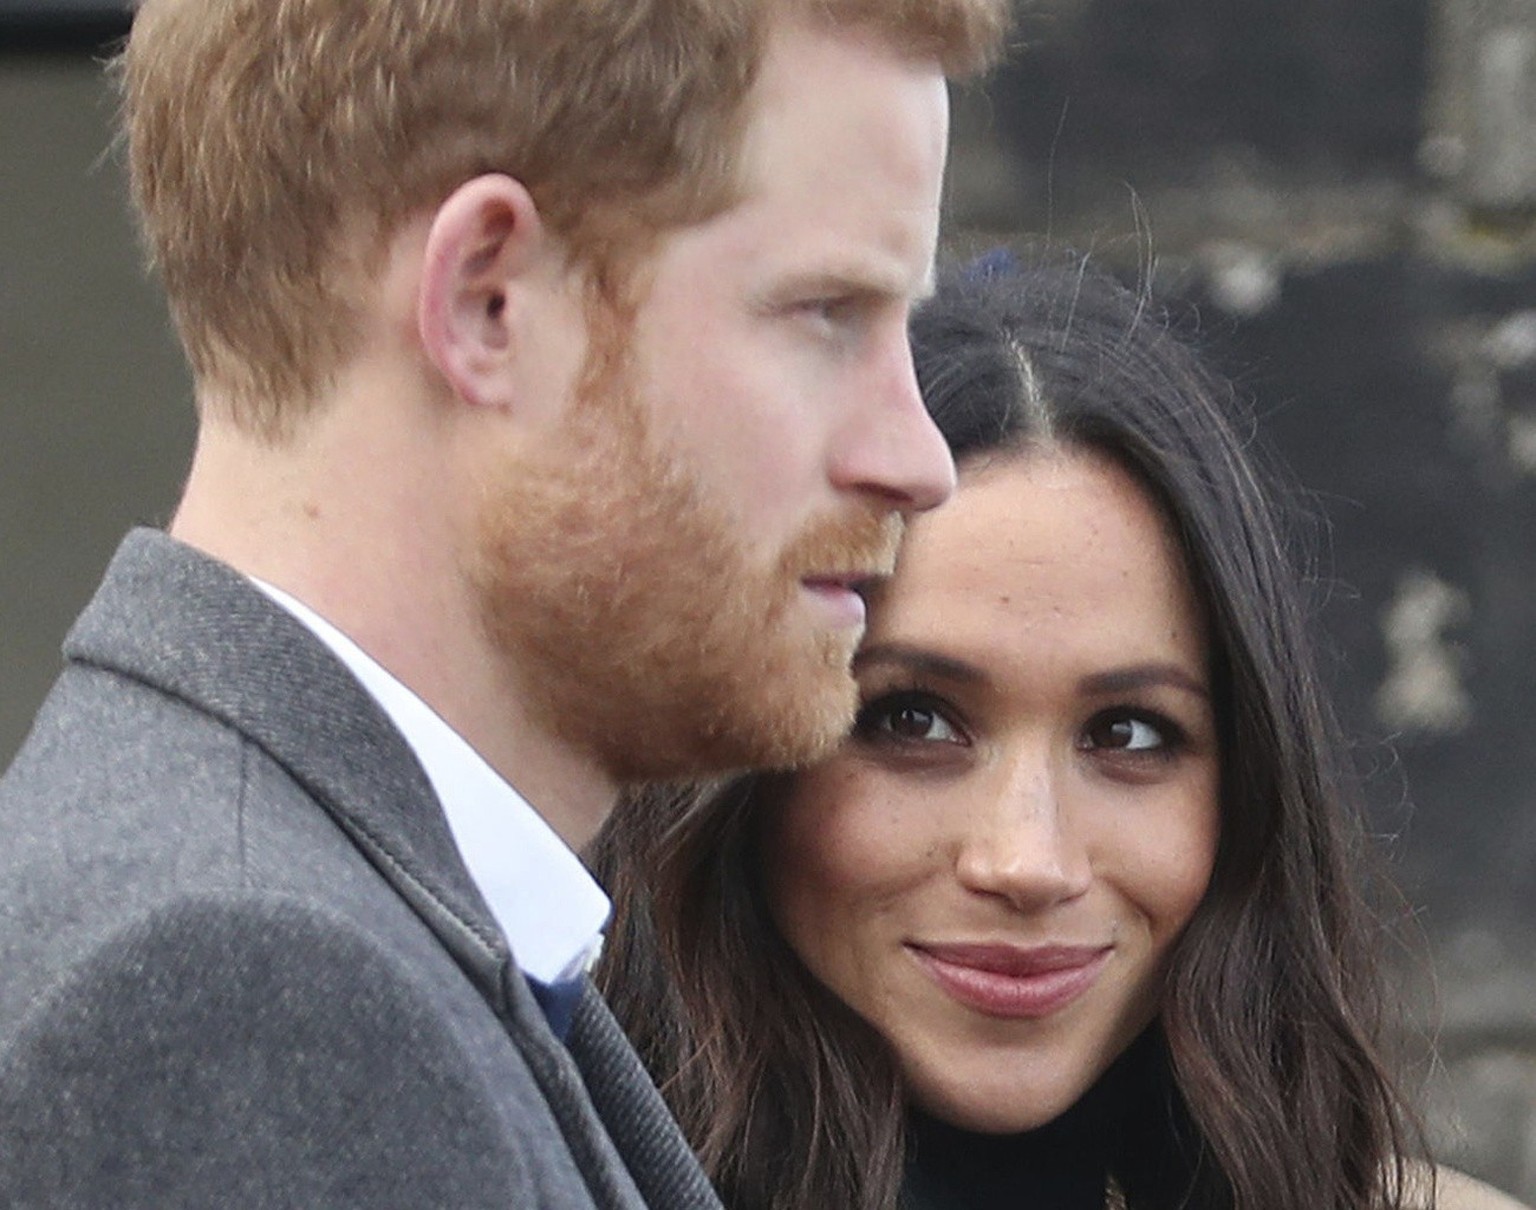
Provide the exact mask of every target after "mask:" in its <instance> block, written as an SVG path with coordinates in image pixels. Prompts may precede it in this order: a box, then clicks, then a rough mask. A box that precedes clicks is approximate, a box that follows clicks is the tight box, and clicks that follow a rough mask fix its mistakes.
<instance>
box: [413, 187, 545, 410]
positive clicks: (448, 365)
mask: <svg viewBox="0 0 1536 1210" xmlns="http://www.w3.org/2000/svg"><path fill="white" fill-rule="evenodd" d="M544 243H545V236H544V230H543V225H542V223H541V222H540V219H539V211H538V207H537V206H535V205H534V202H533V198H532V197H531V196H530V195H529V193H528V190H527V189H525V188H524V187H523V186H522V184H521V183H519V182H518V181H516V180H514V179H513V178H511V177H509V176H503V175H500V174H496V173H491V174H487V175H485V176H478V177H475V178H474V179H473V180H470V181H466V182H465V183H464V184H462V185H460V186H459V187H458V188H457V189H455V190H454V191H453V193H451V194H450V195H449V196H448V198H447V200H446V201H444V202H443V204H442V205H441V206H439V207H438V209H437V213H436V215H435V216H434V218H433V220H432V225H431V227H430V229H429V230H428V232H427V242H426V248H425V251H424V254H423V259H422V269H421V284H420V287H419V290H418V294H417V308H416V326H417V330H418V332H419V333H420V336H421V345H422V349H423V351H424V352H425V353H426V356H427V359H428V360H429V361H430V362H431V363H432V364H433V365H434V366H436V367H437V369H438V370H439V371H440V372H441V373H442V375H443V377H444V378H445V379H446V380H447V381H448V384H449V385H450V386H451V387H452V388H453V390H454V391H455V393H456V394H458V395H459V396H460V397H461V398H463V399H464V400H466V401H467V402H469V403H472V404H477V405H480V406H483V407H507V406H508V405H510V404H511V402H512V389H511V381H512V378H511V374H510V373H509V370H510V366H511V360H512V357H513V354H514V352H515V347H516V340H515V329H514V322H515V316H514V314H513V312H514V308H513V307H512V305H511V296H512V294H513V292H514V290H515V289H516V287H517V285H518V283H519V282H520V281H521V280H522V278H523V277H525V276H526V275H527V274H528V273H530V272H531V271H532V269H533V268H534V262H535V261H536V259H537V257H538V254H539V253H540V252H541V251H542V250H543V245H544Z"/></svg>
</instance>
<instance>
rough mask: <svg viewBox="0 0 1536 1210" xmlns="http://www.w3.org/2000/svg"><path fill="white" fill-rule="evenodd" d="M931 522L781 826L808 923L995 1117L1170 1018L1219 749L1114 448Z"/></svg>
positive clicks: (917, 528) (1029, 1104) (1010, 480)
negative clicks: (848, 705) (831, 743)
mask: <svg viewBox="0 0 1536 1210" xmlns="http://www.w3.org/2000/svg"><path fill="white" fill-rule="evenodd" d="M960 482H961V487H960V490H959V492H958V493H957V494H956V496H955V498H954V500H953V501H952V502H951V503H949V504H948V505H946V506H945V507H943V508H941V509H939V510H937V511H936V512H934V513H931V514H927V515H925V516H923V517H922V518H921V519H919V520H917V521H915V522H914V523H913V525H912V526H911V529H910V531H909V533H908V538H907V542H906V545H905V547H904V549H903V552H902V555H901V562H900V565H899V567H898V569H897V573H896V576H895V577H894V579H893V580H892V581H891V583H890V584H889V585H888V586H887V587H886V589H885V590H884V592H883V593H882V595H881V596H880V598H879V599H878V601H877V602H876V603H875V607H874V609H873V610H872V612H871V617H870V625H869V630H868V633H867V635H866V637H865V642H864V646H863V648H862V650H861V652H860V654H859V656H858V657H857V659H856V661H855V668H856V671H857V674H858V680H859V686H860V694H861V698H862V701H863V703H864V704H863V707H862V709H861V711H860V714H859V719H858V722H857V724H856V726H855V731H854V734H853V736H852V738H851V739H849V740H848V741H847V742H846V743H845V744H844V746H843V747H842V749H841V750H840V751H839V752H838V753H837V754H836V755H835V756H834V757H833V758H832V759H831V760H829V761H827V762H826V763H825V764H822V765H820V766H818V767H816V768H815V769H812V770H810V771H808V772H806V773H804V774H803V775H801V776H799V777H798V778H797V780H796V782H795V784H794V786H793V788H792V789H791V791H790V793H789V797H788V800H787V802H786V803H784V804H783V806H782V807H781V809H780V810H779V811H778V812H777V813H775V814H774V816H773V817H772V818H771V819H769V820H768V821H767V825H766V835H765V839H766V846H765V850H764V853H765V860H766V884H767V887H768V894H769V899H770V902H771V905H772V910H773V913H774V917H775V919H776V921H777V923H778V925H779V927H780V929H781V930H782V931H783V933H784V936H785V938H786V939H787V940H788V941H789V943H790V945H791V946H792V947H793V948H794V950H795V951H796V952H797V953H798V954H799V955H800V958H801V959H802V961H804V963H805V964H806V966H807V967H808V968H809V969H810V971H811V972H812V974H814V975H815V976H816V977H817V978H818V979H819V980H821V982H822V983H824V984H825V985H826V986H827V987H828V988H830V989H831V990H832V991H833V992H834V993H836V994H837V995H838V996H839V997H840V998H841V999H843V1000H844V1001H845V1002H846V1003H847V1004H848V1005H849V1006H851V1007H852V1008H853V1009H854V1010H855V1011H856V1012H857V1013H859V1015H860V1016H862V1017H863V1018H864V1019H865V1020H867V1021H868V1022H869V1023H870V1024H871V1025H873V1026H874V1028H875V1029H877V1030H878V1031H879V1032H880V1033H881V1034H883V1035H884V1036H885V1038H886V1039H887V1041H888V1042H889V1043H890V1044H891V1046H892V1047H893V1048H894V1049H895V1052H896V1055H897V1058H898V1060H899V1062H900V1065H901V1069H902V1072H903V1075H904V1078H905V1080H906V1083H907V1087H908V1090H909V1091H908V1095H909V1096H910V1098H911V1099H912V1100H913V1101H915V1102H916V1103H917V1104H918V1105H920V1106H921V1107H923V1108H924V1109H926V1110H927V1111H928V1112H930V1113H932V1114H934V1115H935V1116H937V1117H939V1118H941V1119H943V1120H945V1121H948V1122H951V1123H954V1124H956V1125H959V1126H962V1127H966V1128H969V1129H973V1130H982V1131H989V1132H998V1133H1001V1132H1011V1131H1018V1130H1025V1129H1029V1128H1032V1127H1034V1126H1038V1125H1041V1124H1042V1123H1044V1122H1047V1121H1049V1120H1051V1119H1052V1118H1054V1117H1056V1116H1057V1115H1059V1114H1060V1113H1061V1112H1063V1111H1064V1110H1065V1109H1067V1108H1068V1107H1069V1106H1071V1105H1072V1104H1073V1103H1074V1102H1075V1101H1076V1100H1077V1099H1078V1098H1079V1097H1080V1096H1081V1095H1082V1094H1083V1093H1084V1092H1085V1091H1087V1089H1088V1088H1089V1087H1090V1086H1091V1085H1092V1084H1093V1083H1094V1081H1095V1080H1097V1078H1098V1077H1099V1076H1100V1075H1101V1074H1103V1072H1104V1070H1105V1069H1106V1068H1107V1067H1108V1066H1109V1064H1110V1063H1111V1062H1112V1061H1113V1060H1114V1059H1115V1057H1116V1056H1117V1055H1118V1054H1119V1053H1120V1052H1121V1051H1122V1050H1124V1049H1125V1047H1126V1046H1127V1045H1128V1044H1129V1043H1130V1042H1131V1040H1132V1039H1133V1038H1135V1036H1136V1035H1137V1034H1138V1033H1140V1032H1141V1030H1142V1029H1143V1028H1144V1027H1145V1026H1146V1025H1147V1024H1148V1023H1149V1022H1150V1021H1151V1020H1152V1018H1153V1016H1154V1015H1155V1014H1156V1012H1157V1009H1158V1003H1159V998H1160V994H1161V981H1162V975H1163V970H1164V966H1165V962H1166V959H1167V956H1168V951H1169V948H1170V947H1171V946H1172V944H1173V942H1174V940H1175V939H1176V938H1177V937H1178V935H1179V932H1180V930H1181V929H1182V928H1183V927H1184V925H1185V924H1186V923H1187V922H1188V920H1189V918H1190V915H1191V914H1192V913H1193V912H1194V909H1195V906H1196V904H1197V903H1198V902H1199V900H1200V898H1201V896H1202V895H1203V894H1204V892H1205V888H1206V884H1207V882H1208V881H1209V879H1210V874H1211V866H1212V862H1213V860H1214V855H1215V849H1216V840H1217V831H1218V809H1217V784H1218V766H1219V761H1218V756H1219V754H1218V751H1217V741H1216V731H1215V724H1214V721H1213V718H1212V713H1211V692H1210V684H1209V673H1208V668H1207V665H1208V662H1209V661H1208V659H1207V650H1206V639H1205V632H1204V627H1203V622H1202V618H1201V616H1200V611H1199V609H1198V608H1197V606H1196V603H1195V600H1194V597H1193V594H1192V591H1191V588H1190V585H1189V583H1188V579H1187V576H1186V575H1185V572H1184V569H1183V566H1182V562H1181V559H1180V557H1179V554H1178V551H1177V549H1176V547H1175V545H1174V540H1173V537H1172V535H1171V534H1170V532H1169V530H1168V527H1167V525H1166V523H1165V522H1164V520H1163V518H1162V517H1161V515H1160V514H1159V513H1158V511H1157V510H1156V509H1155V508H1154V507H1153V505H1152V503H1151V502H1150V501H1149V499H1148V498H1147V496H1146V495H1145V494H1144V493H1143V491H1142V490H1141V489H1140V487H1139V486H1138V485H1137V484H1136V482H1135V481H1134V480H1133V479H1132V478H1131V477H1130V476H1129V475H1127V474H1126V473H1125V472H1123V471H1122V470H1120V469H1119V467H1118V466H1116V465H1115V464H1113V463H1112V462H1109V461H1108V460H1105V459H1102V458H1100V457H1098V456H1096V455H1092V454H1085V453H1080V452H1070V451H1069V452H1060V451H1054V452H1049V453H1033V454H1028V455H1021V456H1017V457H1010V458H1006V459H1000V460H997V461H994V462H992V463H989V464H987V465H986V466H984V467H981V468H978V469H975V470H972V471H969V472H963V473H962V475H961V481H960Z"/></svg>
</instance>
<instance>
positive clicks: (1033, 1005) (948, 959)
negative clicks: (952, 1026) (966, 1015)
mask: <svg viewBox="0 0 1536 1210" xmlns="http://www.w3.org/2000/svg"><path fill="white" fill-rule="evenodd" d="M908 949H910V950H911V952H912V954H913V956H914V957H916V959H917V961H918V964H919V965H920V966H922V967H923V969H924V970H926V971H927V972H928V974H929V975H930V976H931V977H932V979H933V980H934V982H935V983H937V984H938V985H939V987H940V988H941V989H942V990H943V991H944V992H945V993H946V994H947V995H948V996H949V997H950V998H951V999H953V1000H955V1001H957V1002H958V1003H960V1004H962V1005H964V1006H965V1007H966V1008H970V1009H974V1010H975V1011H976V1012H979V1013H985V1014H986V1015H987V1016H989V1017H1019V1018H1039V1017H1048V1016H1050V1015H1051V1014H1052V1013H1055V1012H1059V1011H1060V1010H1061V1009H1063V1008H1065V1007H1067V1005H1069V1004H1071V1003H1072V1002H1073V1001H1074V1000H1076V999H1077V998H1078V997H1079V996H1081V995H1082V994H1083V993H1084V992H1086V991H1087V990H1088V989H1089V988H1090V987H1092V986H1093V984H1094V982H1095V981H1096V980H1097V979H1098V977H1099V973H1100V972H1101V971H1102V970H1103V969H1104V964H1105V963H1106V962H1107V961H1108V960H1109V955H1110V953H1111V947H1109V946H1083V945H1051V946H1039V947H1036V948H1033V949H1020V948H1017V947H1014V946H1010V945H915V944H914V945H909V946H908Z"/></svg>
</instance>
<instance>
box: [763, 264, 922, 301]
mask: <svg viewBox="0 0 1536 1210" xmlns="http://www.w3.org/2000/svg"><path fill="white" fill-rule="evenodd" d="M933 289H934V275H933V270H932V269H931V268H930V269H929V270H928V271H927V272H925V273H924V274H923V277H922V280H921V281H919V282H917V283H915V284H914V283H913V282H912V280H911V279H910V278H909V277H907V276H906V275H905V274H904V273H902V272H900V271H899V270H894V269H893V270H891V271H889V272H887V271H885V270H883V269H881V268H879V267H877V266H874V265H859V264H853V263H848V264H839V265H827V266H823V267H818V268H809V269H803V270H799V271H794V270H792V271H790V272H789V273H788V274H786V276H785V277H784V278H783V279H782V280H781V281H779V282H778V283H777V284H776V285H775V286H773V287H772V288H771V294H772V295H773V297H774V298H776V299H785V300H788V299H794V298H802V297H820V296H823V295H825V296H833V297H835V296H839V295H849V296H852V297H855V298H869V299H884V298H894V299H909V300H911V301H914V302H916V301H918V300H920V299H923V298H927V297H928V296H929V295H930V294H932V293H933Z"/></svg>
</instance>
